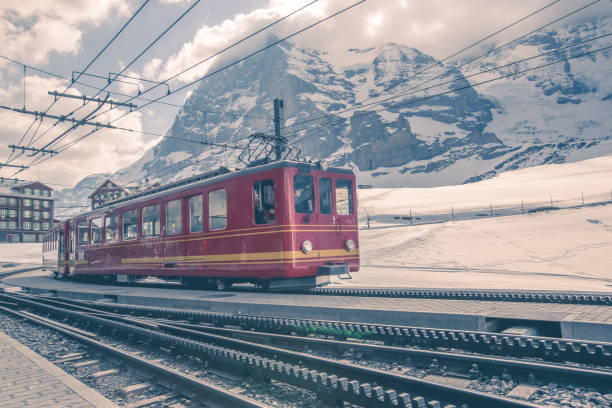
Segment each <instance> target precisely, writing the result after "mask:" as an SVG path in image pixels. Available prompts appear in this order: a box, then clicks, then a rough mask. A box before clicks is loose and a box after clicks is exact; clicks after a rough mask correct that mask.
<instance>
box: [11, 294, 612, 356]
mask: <svg viewBox="0 0 612 408" xmlns="http://www.w3.org/2000/svg"><path fill="white" fill-rule="evenodd" d="M0 296H4V297H5V298H7V300H14V298H13V297H9V296H5V295H0ZM66 302H69V303H72V304H76V305H85V306H86V307H87V308H94V309H98V310H107V311H113V312H115V313H131V314H134V315H149V317H154V316H155V314H158V315H159V314H160V313H162V314H163V315H164V316H166V317H168V318H171V319H177V318H180V319H188V320H189V321H192V322H205V323H206V322H208V323H213V324H215V325H216V326H224V325H228V324H229V325H232V326H240V327H242V328H243V329H245V330H256V331H273V332H276V333H279V332H281V333H286V334H291V333H296V334H297V335H300V336H307V335H308V334H310V333H315V334H316V333H319V334H328V335H329V334H332V335H334V336H335V337H336V338H339V339H347V338H349V337H350V336H358V338H360V339H362V340H377V341H383V342H384V343H385V344H387V345H396V346H418V347H428V348H432V349H435V348H440V347H441V348H454V349H461V350H466V351H471V352H477V353H478V352H480V353H490V354H499V355H504V354H506V355H508V354H510V355H513V356H519V357H532V358H533V357H539V358H543V359H546V360H548V361H557V362H558V361H575V362H580V363H587V364H596V365H600V366H612V352H611V351H610V349H609V348H607V347H605V346H604V345H602V344H587V343H581V345H580V346H578V347H574V342H573V341H571V340H557V339H555V340H552V339H549V340H547V339H542V338H537V339H533V338H521V337H520V336H499V335H497V334H488V333H465V332H461V331H457V330H443V329H435V330H432V329H421V328H408V327H390V326H372V325H364V324H358V323H339V322H325V321H323V322H319V321H312V320H302V319H275V318H266V317H259V316H236V315H229V314H222V313H210V312H197V311H186V310H182V309H169V308H155V307H150V306H137V305H117V304H97V303H89V302H84V301H78V300H66ZM329 330H331V332H330V331H329ZM381 331H382V334H381Z"/></svg>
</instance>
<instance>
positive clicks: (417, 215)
mask: <svg viewBox="0 0 612 408" xmlns="http://www.w3.org/2000/svg"><path fill="white" fill-rule="evenodd" d="M605 204H612V190H610V191H609V192H608V193H602V194H591V195H584V193H580V195H578V196H577V197H575V198H570V199H563V200H557V199H555V198H554V197H550V198H548V199H546V200H542V201H531V202H526V201H521V202H516V203H511V204H510V203H507V202H506V203H503V204H501V203H500V204H496V202H495V200H491V201H490V202H489V203H488V204H484V203H483V205H482V206H478V207H464V206H454V205H450V206H448V208H411V207H410V206H407V207H406V210H405V212H402V213H393V214H391V213H386V212H385V211H384V210H379V209H377V208H373V207H365V208H360V209H359V226H360V228H362V229H363V228H365V229H367V228H372V229H374V228H385V227H392V226H399V225H421V224H436V223H442V222H449V221H459V220H474V219H482V218H491V217H504V216H509V215H521V214H524V215H529V214H534V213H539V212H544V211H554V210H561V209H567V208H579V207H583V206H595V205H605Z"/></svg>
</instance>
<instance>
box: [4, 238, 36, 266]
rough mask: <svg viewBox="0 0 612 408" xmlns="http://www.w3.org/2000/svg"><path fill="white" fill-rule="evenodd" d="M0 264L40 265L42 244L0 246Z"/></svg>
mask: <svg viewBox="0 0 612 408" xmlns="http://www.w3.org/2000/svg"><path fill="white" fill-rule="evenodd" d="M0 262H15V263H20V264H22V263H23V264H40V263H41V262H42V244H40V243H19V244H17V243H15V244H6V243H3V244H0Z"/></svg>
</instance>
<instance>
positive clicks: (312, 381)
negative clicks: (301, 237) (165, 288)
mask: <svg viewBox="0 0 612 408" xmlns="http://www.w3.org/2000/svg"><path fill="white" fill-rule="evenodd" d="M19 301H20V302H23V303H25V304H27V305H29V306H31V307H34V308H37V309H38V308H43V309H46V310H48V311H50V312H51V313H53V314H57V315H60V316H62V315H63V316H67V315H68V316H73V317H75V318H80V319H82V318H83V315H82V314H81V313H77V312H73V311H67V310H61V309H59V308H57V307H55V306H49V305H41V304H37V303H36V302H33V301H28V300H24V299H20V300H19ZM87 318H88V319H90V320H92V321H94V322H97V323H99V324H101V325H103V326H105V327H107V328H109V329H110V328H112V329H113V331H117V332H122V333H134V334H136V335H137V336H138V337H140V336H142V337H153V338H154V340H155V341H156V342H160V343H166V344H174V345H176V346H175V347H176V349H178V348H184V349H186V350H189V351H191V352H194V351H199V352H202V353H204V354H205V355H206V356H205V357H206V359H207V360H208V361H210V362H215V360H216V361H217V362H218V364H219V365H221V366H222V368H225V369H227V367H228V366H231V365H235V364H239V365H241V366H242V367H241V368H240V367H238V369H242V370H244V372H246V373H248V374H249V376H250V377H251V378H268V376H269V378H270V379H272V378H274V379H275V380H277V381H281V382H285V383H288V384H292V385H295V386H298V387H301V388H305V389H309V390H311V391H314V392H317V391H318V390H319V391H320V387H324V388H325V389H326V390H325V392H324V393H323V394H324V396H329V393H330V392H333V394H334V396H335V400H336V401H344V402H348V403H353V404H357V405H362V406H365V407H394V408H395V407H415V406H423V407H426V406H432V407H436V406H441V405H439V404H440V403H439V401H438V400H437V399H433V398H431V399H429V401H427V400H426V399H425V397H422V396H415V397H414V398H410V397H409V396H408V397H407V396H406V394H399V395H398V396H397V397H396V399H395V400H391V398H390V397H391V396H394V395H396V394H395V391H394V390H391V389H387V390H385V389H382V388H381V387H376V388H375V390H374V392H373V391H372V388H371V386H370V385H369V383H367V382H359V381H357V380H351V381H349V380H348V379H346V378H340V379H338V378H337V377H336V376H334V375H328V374H327V373H325V375H323V376H321V375H319V374H320V373H319V372H317V371H316V370H309V369H307V368H305V367H300V366H298V365H292V364H288V363H283V362H279V361H276V360H272V359H267V358H266V359H262V358H261V357H258V356H256V355H253V354H249V353H244V352H238V351H235V350H230V349H226V348H224V347H220V346H213V345H210V344H205V343H200V342H196V341H193V340H188V339H183V338H177V337H176V336H172V335H168V334H162V333H158V332H153V331H152V330H149V329H145V328H140V327H132V326H129V325H127V324H125V323H121V322H116V321H112V320H107V319H105V318H101V317H97V316H91V315H89V316H87ZM176 349H175V350H176ZM215 357H216V358H215ZM228 363H229V364H228ZM258 365H259V366H260V367H261V368H263V369H265V370H266V373H265V374H264V375H262V373H261V371H260V369H259V367H257V366H258ZM387 391H389V392H387ZM391 391H392V392H391ZM438 394H444V393H443V392H441V390H439V391H438ZM451 394H452V392H451ZM449 395H450V394H449ZM449 395H447V397H446V398H447V399H448V398H452V397H450V396H449ZM385 396H387V397H388V398H389V400H386V399H385ZM440 396H441V395H440ZM498 402H499V401H498ZM489 403H490V402H489ZM415 404H416V405H415ZM436 404H438V405H436ZM450 406H452V405H445V406H444V407H450ZM504 406H509V405H507V404H506V405H504Z"/></svg>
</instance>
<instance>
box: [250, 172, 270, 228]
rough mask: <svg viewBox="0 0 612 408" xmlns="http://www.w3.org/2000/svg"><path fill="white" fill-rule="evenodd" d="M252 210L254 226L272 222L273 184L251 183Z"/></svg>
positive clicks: (266, 181) (268, 181)
mask: <svg viewBox="0 0 612 408" xmlns="http://www.w3.org/2000/svg"><path fill="white" fill-rule="evenodd" d="M253 210H254V214H255V224H272V223H273V222H274V212H275V210H274V182H273V181H272V180H265V181H256V182H255V183H253Z"/></svg>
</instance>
